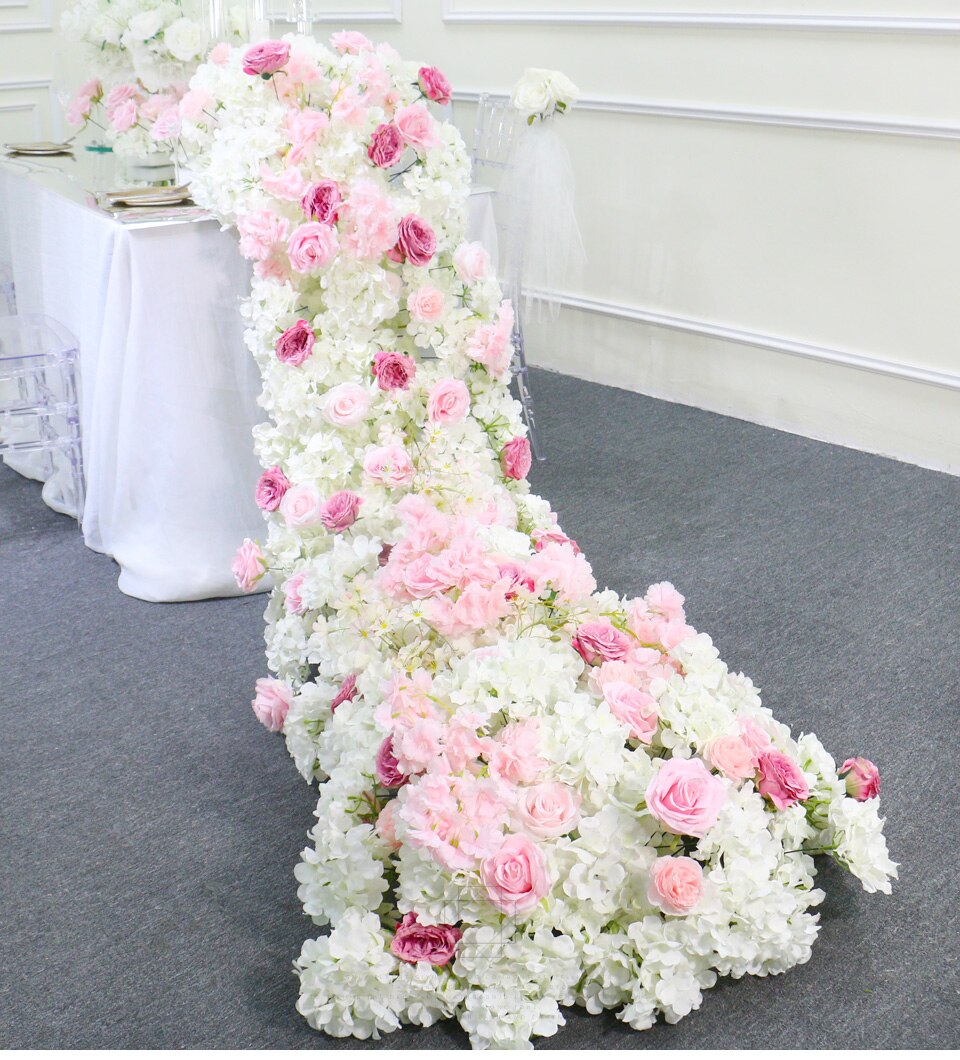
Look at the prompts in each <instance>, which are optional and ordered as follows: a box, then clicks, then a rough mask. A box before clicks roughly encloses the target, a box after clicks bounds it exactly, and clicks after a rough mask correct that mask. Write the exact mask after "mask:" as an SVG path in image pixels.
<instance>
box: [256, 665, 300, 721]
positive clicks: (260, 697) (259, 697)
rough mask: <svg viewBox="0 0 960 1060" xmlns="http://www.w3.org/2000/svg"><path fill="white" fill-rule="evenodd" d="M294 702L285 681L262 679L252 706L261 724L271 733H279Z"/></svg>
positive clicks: (258, 682) (258, 683)
mask: <svg viewBox="0 0 960 1060" xmlns="http://www.w3.org/2000/svg"><path fill="white" fill-rule="evenodd" d="M292 701H293V692H292V691H291V689H290V686H289V685H288V684H287V683H286V682H285V681H276V680H274V679H273V678H272V677H261V678H260V679H259V680H258V681H257V694H256V698H255V699H254V701H253V703H252V704H251V705H252V706H253V713H254V714H256V716H257V718H258V720H259V721H260V722H262V723H263V724H264V725H266V727H267V728H268V729H269V730H270V731H271V732H279V731H280V730H281V729H282V728H283V722H284V719H285V718H286V716H287V711H288V710H289V709H290V704H291V702H292Z"/></svg>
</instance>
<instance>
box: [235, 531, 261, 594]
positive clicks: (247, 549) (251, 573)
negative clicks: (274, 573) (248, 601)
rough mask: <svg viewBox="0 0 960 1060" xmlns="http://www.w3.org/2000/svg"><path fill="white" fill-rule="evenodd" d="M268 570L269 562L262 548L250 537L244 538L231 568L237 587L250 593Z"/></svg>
mask: <svg viewBox="0 0 960 1060" xmlns="http://www.w3.org/2000/svg"><path fill="white" fill-rule="evenodd" d="M266 569H267V561H266V560H265V559H264V557H263V553H262V552H261V551H260V546H259V545H258V544H257V543H256V542H255V541H251V540H250V538H249V537H246V538H244V539H243V544H242V545H241V546H240V547H239V548H238V549H237V554H236V555H235V556H234V557H233V563H232V564H231V566H230V570H231V572H232V574H233V577H234V579H235V580H236V583H237V586H238V587H239V588H240V589H242V590H243V592H245V593H248V592H250V590H251V589H253V587H254V586H255V585H256V584H257V582H258V581H260V579H261V578H262V577H263V575H264V572H265V571H266Z"/></svg>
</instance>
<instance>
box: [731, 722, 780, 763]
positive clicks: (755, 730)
mask: <svg viewBox="0 0 960 1060" xmlns="http://www.w3.org/2000/svg"><path fill="white" fill-rule="evenodd" d="M737 727H738V728H739V729H740V738H741V739H742V740H743V742H744V743H745V744H746V745H747V747H749V748H750V750H751V751H753V753H754V755H756V756H759V755H761V754H763V752H764V751H769V750H770V748H771V747H772V746H773V742H772V741H771V739H770V737H769V736H768V735H767V734H766V733H765V732H764V731H763V729H761V728H760V726H759V725H757V723H756V722H753V721H750V719H749V718H743V717H741V718H737Z"/></svg>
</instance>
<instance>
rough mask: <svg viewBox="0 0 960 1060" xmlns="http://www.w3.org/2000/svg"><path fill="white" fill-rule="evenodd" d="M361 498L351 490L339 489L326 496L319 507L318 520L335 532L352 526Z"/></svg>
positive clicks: (355, 519)
mask: <svg viewBox="0 0 960 1060" xmlns="http://www.w3.org/2000/svg"><path fill="white" fill-rule="evenodd" d="M361 504H363V498H362V497H358V496H357V495H356V493H353V492H352V491H351V490H340V491H339V492H337V493H334V494H333V495H332V496H330V497H328V498H327V499H326V500H325V501H324V502H323V504H322V506H321V508H320V522H321V523H323V525H324V526H325V527H326V528H327V529H328V530H332V531H333V532H334V533H335V534H339V533H341V532H342V531H344V530H346V529H347V527H348V526H353V524H354V523H355V522H356V521H357V515H358V514H359V512H360V505H361Z"/></svg>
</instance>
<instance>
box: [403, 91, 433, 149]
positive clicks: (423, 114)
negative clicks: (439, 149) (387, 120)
mask: <svg viewBox="0 0 960 1060" xmlns="http://www.w3.org/2000/svg"><path fill="white" fill-rule="evenodd" d="M393 120H394V121H395V122H396V125H397V129H399V130H400V135H401V136H402V137H403V138H404V140H406V142H407V143H408V144H409V145H410V146H411V147H413V148H415V149H416V148H419V149H420V150H421V151H427V150H429V149H430V148H431V147H436V146H437V144H439V143H440V137H439V136H438V134H437V123H436V122H435V121H434V120H433V115H432V114H431V113H430V111H428V110H427V108H426V107H422V106H421V105H420V104H419V103H411V104H410V106H409V107H401V108H400V109H399V110H398V111H397V113H396V115H395V117H394V119H393Z"/></svg>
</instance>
